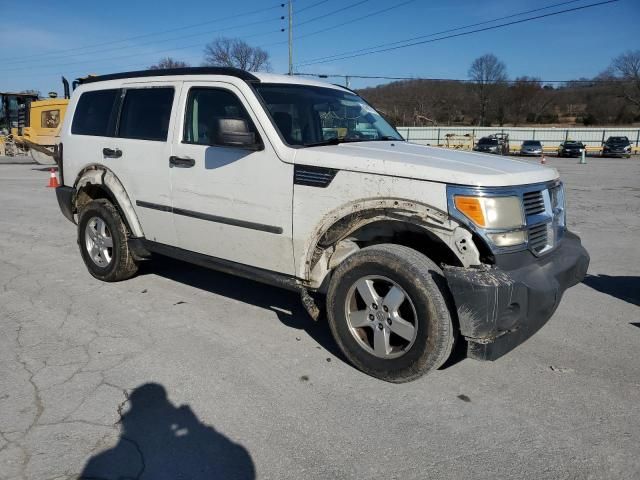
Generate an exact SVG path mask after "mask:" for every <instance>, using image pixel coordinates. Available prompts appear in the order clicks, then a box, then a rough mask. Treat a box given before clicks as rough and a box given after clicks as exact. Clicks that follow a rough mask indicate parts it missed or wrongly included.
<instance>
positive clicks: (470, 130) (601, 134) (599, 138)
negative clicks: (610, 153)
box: [398, 127, 640, 148]
mask: <svg viewBox="0 0 640 480" xmlns="http://www.w3.org/2000/svg"><path fill="white" fill-rule="evenodd" d="M398 131H399V132H400V134H401V135H402V136H403V137H404V138H405V139H406V140H408V141H410V142H415V143H420V144H423V145H445V144H446V143H445V142H446V135H447V134H454V135H470V136H472V137H473V138H475V141H476V142H477V141H478V140H479V139H480V138H481V137H484V136H487V135H490V134H493V133H506V134H508V135H509V143H510V147H511V148H516V147H519V146H520V144H521V143H522V142H523V141H524V140H539V141H540V142H541V143H542V145H543V147H547V148H551V147H554V148H555V147H557V146H558V144H559V143H560V142H563V141H565V140H578V141H581V142H583V143H584V144H585V145H586V146H588V147H599V146H600V145H602V143H604V141H605V140H606V139H607V138H608V137H611V136H619V137H627V138H628V139H629V141H630V142H631V145H633V146H635V147H638V146H640V128H595V127H591V128H587V127H583V128H549V127H546V128H528V127H504V128H503V127H398Z"/></svg>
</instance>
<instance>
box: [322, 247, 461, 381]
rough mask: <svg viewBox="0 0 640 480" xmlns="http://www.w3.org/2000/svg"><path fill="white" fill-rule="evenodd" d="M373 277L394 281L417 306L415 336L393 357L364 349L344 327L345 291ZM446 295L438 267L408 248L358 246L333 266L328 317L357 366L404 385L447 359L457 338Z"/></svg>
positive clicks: (351, 360) (338, 337) (348, 357)
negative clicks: (382, 356) (398, 354)
mask: <svg viewBox="0 0 640 480" xmlns="http://www.w3.org/2000/svg"><path fill="white" fill-rule="evenodd" d="M371 275H374V276H382V277H385V278H388V279H390V280H391V281H393V282H395V283H396V284H398V285H399V286H400V287H401V288H402V289H404V291H405V292H406V293H407V295H408V296H409V298H410V299H411V301H412V303H413V306H414V307H415V312H416V319H415V324H417V333H416V338H415V340H414V341H413V344H411V345H410V346H407V350H406V351H405V353H404V354H402V355H401V356H399V357H397V358H380V357H378V356H375V355H374V354H372V353H370V352H369V351H367V350H366V349H365V348H364V347H363V346H361V344H360V343H359V342H358V340H356V338H355V336H354V334H352V331H351V329H350V327H349V325H348V321H347V311H346V305H347V303H346V302H347V300H348V298H347V297H348V296H349V295H350V293H349V292H350V291H352V287H353V286H354V285H355V283H356V282H357V281H358V280H360V279H362V278H364V277H367V276H371ZM450 298H451V297H450V293H449V291H448V287H447V285H446V282H445V280H444V277H443V275H442V271H441V270H440V268H438V266H437V265H436V264H435V263H433V262H432V261H431V260H430V259H429V258H427V257H426V256H425V255H423V254H421V253H419V252H417V251H416V250H413V249H411V248H408V247H404V246H401V245H393V244H380V245H374V246H371V247H366V248H363V249H362V250H359V251H358V252H356V253H354V254H352V255H351V256H349V257H347V259H346V260H345V261H343V262H342V263H341V264H340V265H339V266H338V267H337V268H336V270H335V272H334V273H333V275H332V278H331V281H330V284H329V290H328V293H327V318H328V320H329V326H330V328H331V332H332V334H333V337H334V339H335V341H336V343H337V344H338V347H339V348H340V350H341V351H342V353H343V354H344V355H345V357H346V358H347V359H348V360H349V361H350V362H351V363H352V364H353V365H354V366H355V367H356V368H358V369H360V370H362V371H363V372H365V373H367V374H368V375H371V376H373V377H376V378H379V379H381V380H385V381H388V382H393V383H402V382H408V381H411V380H414V379H416V378H418V377H420V376H422V375H424V374H426V373H427V372H430V371H432V370H435V369H437V368H438V367H440V366H441V365H442V364H443V363H444V362H445V361H446V360H447V358H449V355H450V354H451V351H452V349H453V345H454V341H455V338H456V331H455V329H454V326H453V321H452V315H454V314H453V313H452V311H454V310H453V308H451V305H452V302H451V301H450ZM369 318H371V317H369Z"/></svg>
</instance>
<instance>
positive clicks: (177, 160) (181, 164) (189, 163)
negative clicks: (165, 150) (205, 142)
mask: <svg viewBox="0 0 640 480" xmlns="http://www.w3.org/2000/svg"><path fill="white" fill-rule="evenodd" d="M195 164H196V161H195V160H194V159H193V158H189V157H184V158H182V157H175V156H171V157H169V166H170V167H178V168H191V167H193V166H195Z"/></svg>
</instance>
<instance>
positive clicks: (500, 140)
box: [473, 133, 509, 155]
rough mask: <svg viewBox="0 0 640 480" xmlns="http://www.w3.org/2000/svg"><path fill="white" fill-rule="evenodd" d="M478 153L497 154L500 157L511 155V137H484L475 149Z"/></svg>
mask: <svg viewBox="0 0 640 480" xmlns="http://www.w3.org/2000/svg"><path fill="white" fill-rule="evenodd" d="M473 150H474V151H476V152H482V153H496V154H498V155H508V154H509V135H506V134H505V135H503V134H499V133H498V134H495V135H489V136H487V137H482V138H481V139H480V140H478V143H476V145H475V146H474V147H473Z"/></svg>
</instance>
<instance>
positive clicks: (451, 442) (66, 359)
mask: <svg viewBox="0 0 640 480" xmlns="http://www.w3.org/2000/svg"><path fill="white" fill-rule="evenodd" d="M532 161H535V160H532ZM548 164H549V165H550V166H552V167H557V168H558V169H559V170H560V172H561V174H562V175H563V179H564V180H565V182H566V185H567V202H568V223H569V227H570V228H571V229H572V230H573V231H575V232H576V233H578V234H579V235H580V236H581V237H582V239H583V242H584V244H585V246H586V248H587V249H588V250H589V252H590V254H591V267H590V270H589V276H588V277H587V279H586V280H585V282H584V283H582V284H580V285H577V286H576V287H574V288H572V289H570V290H569V291H568V292H567V293H566V295H565V297H564V299H563V301H562V303H561V305H560V307H559V309H558V310H557V312H556V314H555V315H554V317H553V318H552V319H551V321H550V322H549V323H548V324H547V325H546V326H545V327H544V328H543V329H542V330H541V331H540V332H538V333H537V334H536V335H535V336H534V337H533V338H531V339H530V340H529V341H527V342H526V343H525V344H523V345H521V346H520V347H518V348H517V349H516V350H514V351H513V352H511V353H510V354H508V355H507V356H505V357H503V358H502V359H500V360H498V361H496V362H493V363H482V362H477V361H474V360H469V359H462V360H461V361H457V362H452V363H451V364H450V365H449V366H447V367H446V368H444V369H441V370H439V371H437V372H435V373H433V374H430V375H428V376H426V377H423V378H421V379H419V380H417V381H414V382H411V383H408V384H402V385H395V384H389V383H385V382H382V381H379V380H376V379H374V378H371V377H368V376H366V375H364V374H362V373H360V372H359V371H357V370H355V369H354V368H352V367H351V366H350V365H348V364H347V363H345V361H343V359H342V358H341V357H340V355H339V354H338V352H337V351H336V347H335V344H334V342H333V340H332V339H331V337H330V334H329V329H328V326H327V325H326V323H324V322H320V323H317V324H316V323H314V322H313V321H312V320H311V319H310V318H309V317H308V316H307V315H306V313H305V312H304V310H303V309H302V308H301V305H300V302H299V299H298V297H297V296H296V295H295V294H294V293H290V292H286V291H281V290H277V289H275V288H271V287H267V286H264V285H261V284H257V283H253V282H251V281H247V280H241V279H237V278H234V277H230V276H228V275H224V274H220V273H215V272H210V271H207V270H204V269H201V268H198V267H195V266H191V265H186V264H181V263H179V262H177V261H172V260H168V259H157V260H155V261H153V262H150V263H148V264H146V265H144V267H143V268H142V271H141V273H140V274H139V275H138V276H137V277H135V278H133V279H131V280H129V281H125V282H121V283H114V284H107V283H101V282H99V281H98V280H95V279H94V278H93V277H91V276H90V275H89V273H88V272H87V271H86V269H85V267H84V265H83V263H82V260H81V258H80V255H79V252H78V247H77V245H76V231H75V227H74V225H73V224H71V223H70V222H68V221H67V220H66V219H65V218H64V217H63V216H62V214H61V213H60V212H59V210H58V206H57V204H56V200H55V195H54V192H53V190H52V189H49V188H46V185H47V184H48V180H49V178H48V172H47V171H46V169H42V168H41V167H40V166H38V165H28V164H24V165H16V164H0V205H2V208H1V209H0V479H34V480H36V479H37V480H46V479H52V480H53V479H57V480H62V479H72V478H78V477H80V476H81V475H84V476H85V477H87V478H104V479H107V478H108V479H116V478H136V479H154V480H157V479H172V480H173V479H182V478H184V479H186V478H191V479H214V478H215V479H218V478H225V479H234V478H238V479H252V478H260V479H301V478H305V479H343V478H353V479H370V478H371V479H373V478H376V479H377V478H385V479H395V478H397V479H426V478H433V479H460V478H474V479H496V478H515V479H532V480H533V479H535V480H541V479H637V478H640V451H639V449H638V445H639V444H640V420H639V417H638V408H639V405H640V368H639V366H640V353H639V351H640V348H639V347H640V308H639V307H640V242H639V241H638V238H640V215H639V213H640V182H639V180H638V179H639V178H640V161H639V160H638V159H631V160H626V159H591V158H590V159H588V163H587V165H578V164H577V161H576V160H575V159H553V158H550V159H548ZM42 170H45V171H42Z"/></svg>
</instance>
